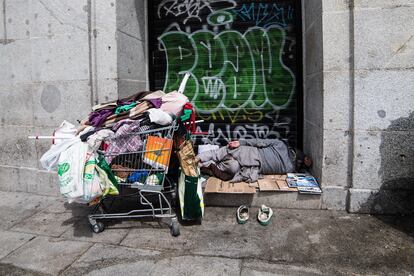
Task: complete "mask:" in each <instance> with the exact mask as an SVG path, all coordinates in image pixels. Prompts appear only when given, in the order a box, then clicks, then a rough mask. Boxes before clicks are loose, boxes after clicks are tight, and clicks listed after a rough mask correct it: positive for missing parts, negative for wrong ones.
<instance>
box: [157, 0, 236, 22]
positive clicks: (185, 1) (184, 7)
mask: <svg viewBox="0 0 414 276" xmlns="http://www.w3.org/2000/svg"><path fill="white" fill-rule="evenodd" d="M215 3H226V4H230V6H229V7H228V8H234V7H236V5H237V4H236V2H235V1H234V0H164V1H162V2H161V4H160V5H159V6H158V17H159V18H161V17H162V16H163V15H164V16H168V15H173V16H181V15H185V16H186V18H185V19H184V21H183V23H184V24H186V23H187V21H188V20H190V19H191V18H195V19H197V20H199V21H200V22H201V16H200V13H201V12H202V11H203V10H206V11H205V12H206V13H213V12H214V11H215V10H214V7H213V4H215Z"/></svg>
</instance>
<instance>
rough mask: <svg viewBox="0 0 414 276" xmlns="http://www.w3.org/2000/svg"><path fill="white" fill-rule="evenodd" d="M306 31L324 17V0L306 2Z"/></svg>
mask: <svg viewBox="0 0 414 276" xmlns="http://www.w3.org/2000/svg"><path fill="white" fill-rule="evenodd" d="M304 9H305V15H304V18H305V30H307V29H308V28H309V27H310V26H311V25H312V24H314V23H315V21H317V20H318V19H319V18H320V17H321V16H322V0H308V1H304Z"/></svg>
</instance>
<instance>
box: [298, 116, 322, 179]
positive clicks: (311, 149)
mask: <svg viewBox="0 0 414 276" xmlns="http://www.w3.org/2000/svg"><path fill="white" fill-rule="evenodd" d="M304 123H305V124H304V139H303V140H304V153H305V154H307V155H309V156H310V157H311V158H312V161H313V165H312V168H311V172H312V174H313V175H314V176H315V177H317V178H318V179H321V176H322V165H323V164H322V162H323V152H322V150H323V139H321V137H323V130H322V129H321V128H319V127H317V126H315V125H314V124H312V123H310V122H309V121H306V120H305V122H304ZM321 184H322V185H323V179H322V183H321Z"/></svg>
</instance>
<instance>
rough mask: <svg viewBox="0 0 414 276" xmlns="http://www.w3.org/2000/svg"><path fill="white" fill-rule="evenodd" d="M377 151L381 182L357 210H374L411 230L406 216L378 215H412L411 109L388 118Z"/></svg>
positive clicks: (413, 117)
mask: <svg viewBox="0 0 414 276" xmlns="http://www.w3.org/2000/svg"><path fill="white" fill-rule="evenodd" d="M380 154H381V167H380V172H379V173H380V175H381V178H382V185H381V187H380V189H379V191H378V192H377V193H374V194H372V195H371V196H370V197H369V198H368V200H367V202H366V203H365V204H364V205H362V206H361V209H360V210H361V212H364V213H365V212H369V213H373V214H378V215H377V217H378V219H380V220H383V221H384V222H386V223H388V224H391V225H392V226H394V227H395V228H398V229H400V230H403V231H405V232H407V231H408V232H411V233H413V232H414V231H412V230H413V229H412V228H413V227H412V225H413V223H411V224H407V221H409V220H407V219H401V218H398V217H395V216H393V217H389V216H382V215H384V214H394V215H395V214H399V215H409V216H412V215H414V112H413V113H411V114H410V115H409V116H408V117H402V118H399V119H397V120H395V121H392V123H391V125H390V126H389V127H388V128H387V129H386V130H384V131H383V132H382V135H381V145H380ZM411 221H412V220H411Z"/></svg>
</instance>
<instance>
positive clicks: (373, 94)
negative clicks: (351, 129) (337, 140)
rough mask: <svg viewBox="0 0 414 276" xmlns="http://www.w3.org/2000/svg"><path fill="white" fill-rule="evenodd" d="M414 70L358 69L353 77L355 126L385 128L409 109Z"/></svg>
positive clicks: (413, 85) (407, 112)
mask: <svg viewBox="0 0 414 276" xmlns="http://www.w3.org/2000/svg"><path fill="white" fill-rule="evenodd" d="M413 87H414V71H411V70H410V71H392V70H384V71H382V70H378V71H359V72H358V73H357V75H356V79H355V128H356V129H361V130H382V129H387V128H388V127H389V126H390V124H391V123H392V122H393V121H394V120H397V119H399V118H401V117H407V116H408V115H409V114H410V113H411V112H413V110H414V109H413V104H414V100H413V99H414V98H413Z"/></svg>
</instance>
